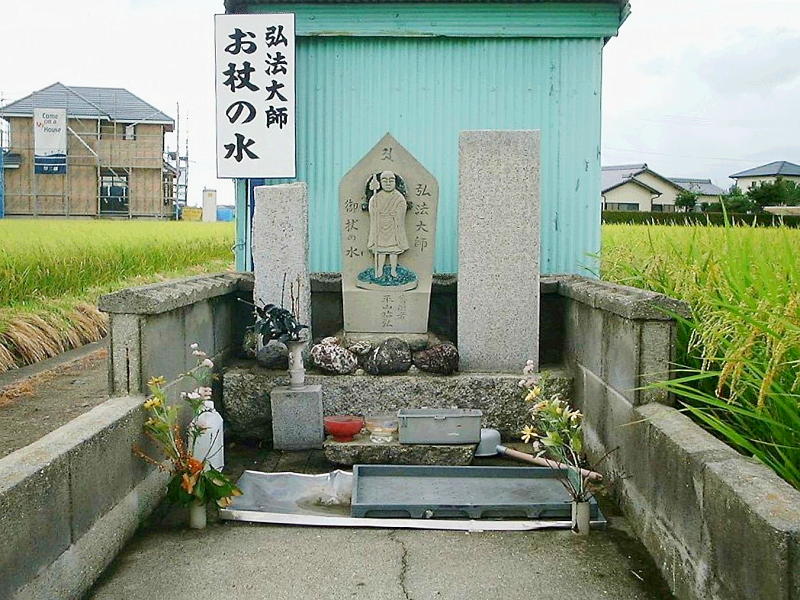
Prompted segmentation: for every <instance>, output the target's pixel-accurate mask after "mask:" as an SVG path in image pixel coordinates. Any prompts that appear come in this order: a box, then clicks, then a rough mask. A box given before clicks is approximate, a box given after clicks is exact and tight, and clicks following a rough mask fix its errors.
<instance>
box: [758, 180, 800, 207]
mask: <svg viewBox="0 0 800 600" xmlns="http://www.w3.org/2000/svg"><path fill="white" fill-rule="evenodd" d="M747 198H748V200H750V202H752V203H753V205H754V206H757V207H758V208H759V209H760V210H763V209H764V207H765V206H797V205H798V204H800V186H798V185H797V184H796V183H795V182H794V181H789V180H788V179H783V178H782V177H778V178H777V179H776V180H775V181H774V182H772V183H769V182H766V181H762V182H761V183H759V184H757V185H754V186H753V187H751V188H750V189H749V190H747Z"/></svg>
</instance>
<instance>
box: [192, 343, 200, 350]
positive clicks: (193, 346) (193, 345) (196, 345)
mask: <svg viewBox="0 0 800 600" xmlns="http://www.w3.org/2000/svg"><path fill="white" fill-rule="evenodd" d="M199 347H200V344H198V343H197V342H195V343H194V344H189V348H191V349H192V350H197V349H198V348H199Z"/></svg>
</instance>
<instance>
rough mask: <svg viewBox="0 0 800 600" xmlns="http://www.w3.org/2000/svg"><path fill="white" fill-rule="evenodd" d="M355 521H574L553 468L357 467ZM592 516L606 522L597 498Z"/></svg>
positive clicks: (569, 503) (354, 473)
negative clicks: (509, 519) (369, 519)
mask: <svg viewBox="0 0 800 600" xmlns="http://www.w3.org/2000/svg"><path fill="white" fill-rule="evenodd" d="M353 475H354V481H353V499H352V504H351V508H350V514H351V516H353V517H377V518H412V519H452V518H455V519H463V518H469V519H503V518H528V519H544V518H554V519H565V518H566V519H568V518H570V516H571V502H570V498H569V495H568V494H567V491H566V490H565V489H564V487H563V486H562V485H561V483H560V482H559V481H558V480H557V479H556V477H555V473H554V471H553V470H552V469H549V468H547V467H433V466H411V465H356V466H354V467H353ZM590 516H591V518H592V519H593V520H596V519H602V515H601V513H600V511H599V508H598V506H597V502H596V501H595V500H594V498H592V500H591V507H590Z"/></svg>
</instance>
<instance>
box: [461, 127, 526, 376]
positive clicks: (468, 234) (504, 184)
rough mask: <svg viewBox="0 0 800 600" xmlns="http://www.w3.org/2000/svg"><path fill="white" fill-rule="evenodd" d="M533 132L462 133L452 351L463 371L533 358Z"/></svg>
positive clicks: (508, 368) (511, 368) (509, 367)
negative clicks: (455, 327)
mask: <svg viewBox="0 0 800 600" xmlns="http://www.w3.org/2000/svg"><path fill="white" fill-rule="evenodd" d="M539 137H540V136H539V131H462V132H461V135H460V136H459V142H458V149H459V177H458V190H459V192H458V193H459V200H458V230H459V238H458V351H459V354H460V355H461V369H462V370H464V371H488V372H504V371H505V372H517V371H520V370H521V369H522V367H523V366H524V364H525V361H526V360H529V359H530V360H533V361H534V362H535V363H537V364H538V361H539V293H540V292H539V156H540V155H539Z"/></svg>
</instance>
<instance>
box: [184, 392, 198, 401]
mask: <svg viewBox="0 0 800 600" xmlns="http://www.w3.org/2000/svg"><path fill="white" fill-rule="evenodd" d="M186 397H187V398H188V399H189V400H200V398H202V396H201V395H200V394H198V393H197V392H189V393H188V394H186Z"/></svg>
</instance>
